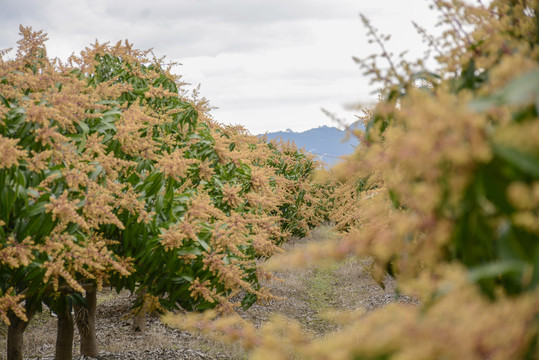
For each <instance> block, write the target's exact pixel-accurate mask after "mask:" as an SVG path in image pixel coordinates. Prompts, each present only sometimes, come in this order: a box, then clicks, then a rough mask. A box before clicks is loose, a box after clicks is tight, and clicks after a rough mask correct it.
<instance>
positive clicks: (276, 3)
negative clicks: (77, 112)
mask: <svg viewBox="0 0 539 360" xmlns="http://www.w3.org/2000/svg"><path fill="white" fill-rule="evenodd" d="M0 5H1V6H2V9H3V12H2V13H1V14H0V21H1V22H0V30H1V31H0V48H6V47H14V46H16V44H15V42H16V41H17V40H18V36H17V32H18V24H21V23H22V24H24V25H30V26H32V27H33V28H34V29H43V30H44V31H45V32H47V33H48V34H49V38H50V41H49V42H48V50H49V55H51V56H59V57H61V58H65V57H67V56H69V55H70V54H71V53H72V52H79V51H80V50H82V49H83V48H84V47H86V46H88V45H89V44H90V43H93V42H94V41H95V39H98V40H99V41H100V42H104V41H112V42H116V41H118V40H123V39H126V38H127V39H129V40H130V41H131V42H133V43H134V45H135V46H136V47H137V48H142V49H147V48H154V51H155V53H156V55H158V56H162V55H167V58H168V59H170V60H178V61H180V62H181V63H183V64H184V66H182V67H181V68H180V69H179V72H180V73H182V74H183V75H184V79H185V80H187V81H188V82H190V83H192V84H194V85H196V84H198V83H200V84H201V86H202V87H201V89H202V95H204V96H206V97H207V98H208V99H209V100H210V102H211V103H212V104H213V105H215V106H217V107H219V109H218V110H216V111H215V112H214V116H215V118H216V120H218V121H220V122H224V123H241V124H244V125H245V126H246V127H247V128H249V129H250V130H252V131H253V132H255V133H258V132H264V131H265V130H282V129H285V128H291V129H294V130H305V129H308V128H310V127H313V126H319V125H322V124H331V121H330V119H328V118H327V117H326V116H325V115H323V114H322V112H321V111H320V108H321V107H324V108H327V109H329V110H331V111H334V112H337V113H339V114H340V115H341V116H345V117H346V118H347V119H348V120H349V121H353V120H354V117H353V114H352V113H351V112H349V111H345V110H343V104H347V103H352V102H354V101H369V100H371V99H372V96H371V95H370V94H369V93H370V92H371V91H372V87H370V86H369V85H368V81H367V80H366V79H364V78H363V77H362V76H361V72H360V70H359V69H358V66H357V65H356V64H355V63H354V62H353V61H352V59H351V58H352V56H359V57H363V56H366V55H368V54H370V53H372V51H373V50H374V49H375V48H374V47H373V46H372V45H369V44H367V41H366V36H365V33H366V31H365V29H364V28H363V27H362V25H361V22H360V20H359V16H358V14H359V13H360V12H362V13H364V14H365V15H366V16H368V17H369V18H371V20H372V23H373V24H374V25H375V26H376V27H377V28H379V29H380V30H381V32H383V33H392V34H393V39H392V41H391V43H390V47H391V49H392V50H394V52H395V53H398V52H400V51H402V50H405V49H411V50H412V53H413V56H414V57H415V56H417V55H420V52H421V48H422V47H421V42H420V37H419V36H418V35H416V34H415V32H414V30H413V27H412V25H411V23H410V21H411V20H415V21H417V22H419V23H424V24H425V25H426V26H427V27H432V23H433V21H434V18H433V16H432V14H431V13H429V12H428V11H426V9H427V3H426V1H423V0H409V1H399V0H378V1H377V2H373V1H366V0H356V1H354V0H154V1H152V2H149V1H147V0H145V1H134V0H116V1H107V0H92V1H90V0H86V1H83V0H80V1H75V0H71V1H69V0H50V1H46V2H45V1H40V0H17V1H11V0H0Z"/></svg>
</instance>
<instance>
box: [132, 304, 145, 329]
mask: <svg viewBox="0 0 539 360" xmlns="http://www.w3.org/2000/svg"><path fill="white" fill-rule="evenodd" d="M146 312H147V309H146V304H143V305H142V307H141V308H140V311H139V312H138V313H137V314H136V315H135V318H134V319H133V331H137V332H141V333H144V332H145V331H146Z"/></svg>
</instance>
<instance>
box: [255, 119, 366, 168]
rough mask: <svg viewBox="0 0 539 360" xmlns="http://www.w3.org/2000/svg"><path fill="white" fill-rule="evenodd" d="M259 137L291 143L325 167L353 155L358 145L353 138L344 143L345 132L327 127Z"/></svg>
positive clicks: (276, 132)
mask: <svg viewBox="0 0 539 360" xmlns="http://www.w3.org/2000/svg"><path fill="white" fill-rule="evenodd" d="M259 136H266V138H267V139H268V140H273V139H279V138H281V139H282V140H283V141H293V142H294V143H295V144H296V145H297V146H298V147H300V148H304V149H305V150H306V151H307V152H310V153H311V154H314V155H316V156H318V158H319V159H320V160H322V161H323V162H325V163H326V164H327V166H332V165H335V164H336V163H337V162H338V161H339V160H340V157H341V156H344V155H349V154H351V153H353V152H354V148H355V147H356V146H357V145H358V143H359V142H358V140H357V138H355V137H353V136H350V137H348V139H347V140H346V141H344V139H345V138H346V131H344V130H340V129H338V128H336V127H331V126H327V125H323V126H319V127H317V128H313V129H309V130H306V131H302V132H295V131H292V130H290V129H287V130H285V131H275V132H267V133H265V134H260V135H259Z"/></svg>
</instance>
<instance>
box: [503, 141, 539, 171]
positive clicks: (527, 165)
mask: <svg viewBox="0 0 539 360" xmlns="http://www.w3.org/2000/svg"><path fill="white" fill-rule="evenodd" d="M493 148H494V152H495V153H496V154H497V155H498V156H500V157H501V158H503V159H505V160H507V161H509V162H510V163H512V164H513V165H515V166H516V167H518V168H519V169H520V170H522V171H523V172H524V173H527V174H531V175H533V176H539V156H537V155H535V154H529V153H524V152H522V151H520V150H517V149H515V148H513V147H509V146H506V145H499V144H493Z"/></svg>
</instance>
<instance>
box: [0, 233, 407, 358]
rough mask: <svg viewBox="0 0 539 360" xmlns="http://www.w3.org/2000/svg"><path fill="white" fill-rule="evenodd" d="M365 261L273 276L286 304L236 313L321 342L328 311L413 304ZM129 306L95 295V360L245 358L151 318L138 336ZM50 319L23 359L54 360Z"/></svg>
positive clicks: (33, 335) (128, 298) (298, 243)
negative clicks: (285, 322) (274, 321)
mask: <svg viewBox="0 0 539 360" xmlns="http://www.w3.org/2000/svg"><path fill="white" fill-rule="evenodd" d="M328 236H334V235H332V233H331V231H330V228H329V227H320V228H318V229H315V231H313V233H312V234H311V236H310V237H307V238H305V239H301V240H298V239H294V240H292V241H291V242H290V243H288V244H286V245H285V246H284V248H285V250H292V249H297V248H299V247H302V246H305V244H306V243H308V242H312V241H321V240H323V239H325V238H327V237H328ZM368 268H369V261H368V260H365V259H357V258H349V259H347V260H345V261H344V262H341V263H338V264H337V263H335V264H330V265H328V266H325V267H323V268H318V267H306V268H302V269H294V270H290V271H288V270H287V271H282V272H277V273H276V275H277V277H278V278H280V279H281V280H282V281H276V280H275V281H271V282H269V283H268V284H266V286H267V287H269V288H270V289H271V290H272V293H273V294H275V295H276V296H278V297H282V298H286V300H283V301H271V302H270V303H269V304H264V305H261V304H255V305H253V306H252V307H251V308H250V309H249V310H246V311H241V312H240V315H241V316H242V317H243V318H246V319H249V320H250V321H252V322H253V323H255V324H256V325H260V324H262V323H263V322H265V321H267V320H268V319H269V318H270V317H271V315H272V314H275V313H277V314H280V315H283V316H286V317H288V318H292V319H295V320H297V321H299V322H300V323H301V324H302V326H303V327H304V329H305V330H306V331H307V332H309V333H311V334H312V335H313V336H321V335H323V334H326V333H328V332H330V331H332V330H335V329H336V325H334V324H333V323H330V322H328V321H326V320H324V319H323V318H322V317H321V316H320V315H321V314H322V313H324V312H326V311H328V310H331V309H336V310H353V309H357V308H359V307H362V308H364V309H365V310H366V311H367V312H369V311H372V310H374V309H376V308H379V307H382V306H384V305H386V304H388V303H390V302H392V301H396V300H397V301H401V302H405V303H417V302H416V301H415V300H413V299H411V298H409V297H407V296H403V295H401V296H399V297H398V298H397V299H396V298H395V295H394V294H395V292H394V288H395V282H394V280H393V279H391V278H386V280H385V289H383V288H382V287H380V286H379V285H378V284H377V283H376V282H375V281H374V280H373V279H372V277H371V276H370V274H369V272H368ZM133 301H134V297H133V295H131V294H130V293H128V292H122V293H120V294H117V293H116V292H114V291H111V290H105V291H103V292H101V293H100V294H98V309H97V318H98V319H97V337H98V341H99V345H100V356H99V358H98V359H101V360H131V359H156V360H157V359H159V360H168V359H197V360H198V359H215V360H219V359H245V358H247V356H248V354H247V353H246V352H245V351H244V350H243V349H242V348H241V347H240V346H239V345H227V344H223V343H221V342H219V341H215V340H211V339H207V338H204V337H202V336H200V335H196V334H191V333H189V332H186V331H181V330H177V329H172V328H170V327H168V326H166V325H164V324H162V323H161V322H160V320H159V318H157V317H148V319H147V321H148V323H147V328H146V332H145V333H144V334H141V333H137V332H134V331H133V330H132V318H131V316H130V312H131V310H130V306H131V304H132V302H133ZM55 320H56V319H55V317H54V316H51V315H50V314H49V313H48V312H44V313H41V314H38V315H37V316H36V317H35V318H34V319H33V320H32V321H31V323H30V324H29V326H28V329H27V331H26V332H25V354H26V356H27V358H28V359H36V360H37V359H41V360H45V359H47V360H49V359H53V358H54V344H55V342H56V339H55V337H56V331H55V330H56V324H55ZM6 335H7V329H6V328H5V326H3V327H0V346H1V347H2V348H1V349H0V360H4V359H6V358H7V356H6V354H5V349H6ZM78 346H79V345H78V334H77V333H76V331H75V344H74V352H75V353H74V356H75V358H76V359H81V360H82V359H89V358H85V357H81V356H80V354H79V350H78Z"/></svg>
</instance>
